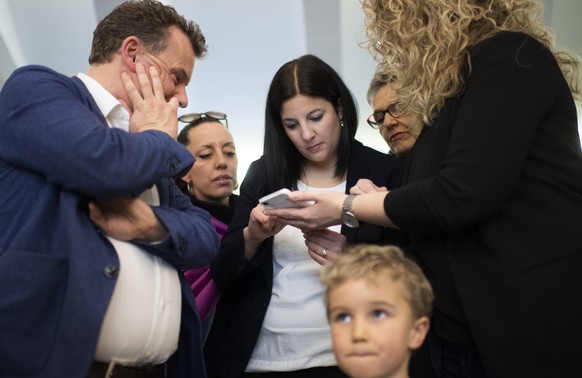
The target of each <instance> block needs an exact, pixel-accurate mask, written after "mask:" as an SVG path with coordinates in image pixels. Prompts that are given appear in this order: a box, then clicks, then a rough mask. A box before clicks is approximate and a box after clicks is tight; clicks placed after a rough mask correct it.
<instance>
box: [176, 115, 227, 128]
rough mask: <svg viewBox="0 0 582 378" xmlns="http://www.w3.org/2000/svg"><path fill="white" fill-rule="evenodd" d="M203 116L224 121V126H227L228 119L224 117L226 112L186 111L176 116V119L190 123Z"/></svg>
mask: <svg viewBox="0 0 582 378" xmlns="http://www.w3.org/2000/svg"><path fill="white" fill-rule="evenodd" d="M204 117H208V118H212V119H215V120H217V121H224V126H226V128H228V120H227V119H226V114H224V113H221V112H205V113H188V114H184V115H181V116H180V117H178V121H180V122H184V123H192V122H194V121H198V120H199V119H201V118H204Z"/></svg>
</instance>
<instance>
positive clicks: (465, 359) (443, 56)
mask: <svg viewBox="0 0 582 378" xmlns="http://www.w3.org/2000/svg"><path fill="white" fill-rule="evenodd" d="M362 4H363V6H364V11H365V13H366V24H367V31H368V37H369V38H370V45H371V47H372V50H373V51H374V52H375V54H376V55H377V57H378V59H379V60H380V61H381V65H382V70H383V72H384V73H385V74H387V75H393V76H395V77H397V78H398V81H399V83H400V84H401V87H400V88H399V89H398V91H397V93H398V96H399V101H400V102H401V103H402V105H403V106H404V109H406V110H407V111H408V112H410V113H411V114H412V115H413V116H414V117H418V118H420V119H422V120H424V121H425V126H424V127H423V130H422V132H421V134H420V136H419V137H418V140H417V141H416V144H415V146H414V149H413V150H412V154H411V155H410V157H409V158H408V160H407V164H406V168H405V171H404V174H403V184H402V186H401V187H400V188H397V189H395V190H390V191H389V192H387V193H386V192H385V193H369V194H362V195H358V196H356V198H355V199H354V200H353V202H352V207H351V210H352V212H353V213H354V214H355V215H356V216H357V217H358V218H359V219H360V220H365V221H369V222H373V223H375V224H382V225H385V226H390V227H398V228H400V229H402V230H404V231H406V232H407V233H408V235H409V236H410V238H411V240H412V242H413V244H414V247H415V251H416V252H417V254H418V256H419V257H420V259H421V260H422V262H423V263H424V265H425V273H426V275H427V276H428V277H429V279H430V280H431V282H432V284H433V287H434V289H435V295H436V301H435V311H434V320H435V321H434V322H433V325H434V330H435V333H436V335H437V336H438V339H437V340H438V343H435V346H436V348H435V349H434V351H435V352H438V354H437V355H436V356H435V357H436V358H435V361H436V362H437V364H436V365H437V367H438V369H439V370H438V372H439V373H441V374H442V376H447V377H484V376H490V377H580V376H582V363H581V362H580V358H579V357H580V354H581V353H582V343H581V341H580V340H582V327H580V326H579V323H580V319H581V318H582V306H580V305H579V304H578V303H577V300H573V298H575V297H577V294H578V293H581V292H582V279H580V272H582V233H581V232H580V225H582V153H581V148H580V136H579V134H578V127H577V114H576V107H575V103H574V98H573V95H575V96H580V86H579V85H580V84H579V82H578V77H579V60H578V58H576V57H575V56H573V55H571V54H569V53H566V52H562V51H557V50H556V48H555V45H554V40H553V35H552V33H551V31H550V30H548V29H547V28H546V27H545V26H544V24H543V19H542V16H541V10H542V4H541V2H539V1H528V0H480V1H477V0H456V1H451V0H425V1H418V0H362ZM290 197H291V199H293V200H297V201H307V200H312V201H316V204H315V205H314V206H311V207H309V208H306V209H298V210H295V211H291V210H269V213H271V214H276V215H278V216H281V217H285V219H286V222H289V223H291V224H294V225H296V226H298V227H304V228H310V227H314V228H319V227H321V226H327V225H330V224H337V223H339V222H340V221H341V220H340V219H341V213H342V210H341V209H342V203H343V202H344V200H345V197H346V196H345V195H336V193H332V192H329V191H327V192H309V193H292V194H291V196H290ZM573 295H574V297H573ZM433 341H434V340H433Z"/></svg>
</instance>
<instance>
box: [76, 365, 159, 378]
mask: <svg viewBox="0 0 582 378" xmlns="http://www.w3.org/2000/svg"><path fill="white" fill-rule="evenodd" d="M110 377H111V378H166V364H161V365H156V366H147V367H129V366H121V365H113V366H110V364H106V363H103V362H97V361H95V362H93V365H92V366H91V370H89V374H88V375H87V378H110Z"/></svg>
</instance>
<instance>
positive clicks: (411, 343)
mask: <svg viewBox="0 0 582 378" xmlns="http://www.w3.org/2000/svg"><path fill="white" fill-rule="evenodd" d="M429 327H430V320H429V319H428V317H426V316H423V317H421V318H419V319H417V320H416V321H415V322H414V325H413V327H412V329H411V330H410V339H409V340H408V348H409V349H411V350H414V349H418V348H420V346H421V345H422V343H423V342H424V339H425V338H426V334H427V333H428V329H429Z"/></svg>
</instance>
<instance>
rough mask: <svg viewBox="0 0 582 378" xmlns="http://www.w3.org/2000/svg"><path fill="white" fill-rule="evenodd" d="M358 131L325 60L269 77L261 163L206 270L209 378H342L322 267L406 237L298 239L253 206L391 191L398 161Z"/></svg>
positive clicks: (325, 232)
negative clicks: (279, 197) (211, 287)
mask: <svg viewBox="0 0 582 378" xmlns="http://www.w3.org/2000/svg"><path fill="white" fill-rule="evenodd" d="M357 125H358V119H357V109H356V105H355V103H354V100H353V98H352V96H351V94H350V92H349V90H348V88H347V87H346V85H345V84H344V82H343V81H342V80H341V78H340V77H339V75H338V74H337V73H336V72H335V71H334V70H333V69H332V68H331V67H330V66H329V65H328V64H326V63H325V62H323V61H322V60H321V59H319V58H317V57H315V56H313V55H305V56H302V57H300V58H298V59H295V60H292V61H290V62H288V63H286V64H284V65H283V66H282V67H281V68H280V69H279V70H278V71H277V73H276V74H275V76H274V78H273V80H272V82H271V85H270V88H269V92H268V94H267V104H266V112H265V135H264V150H263V156H262V157H261V158H260V159H259V160H257V161H255V162H254V163H252V164H251V166H250V167H249V170H248V173H247V175H246V177H245V179H244V181H243V183H242V185H241V191H240V198H239V201H238V203H237V207H236V209H235V214H234V216H233V219H232V222H231V224H230V228H229V230H228V231H227V233H226V235H225V236H224V238H223V239H222V243H221V249H220V252H219V254H218V255H217V257H216V259H215V260H214V261H213V262H212V264H211V268H212V274H213V277H214V280H215V282H216V284H217V286H218V287H219V288H220V291H221V292H222V297H221V299H220V301H219V303H218V306H217V310H216V315H215V318H214V323H213V326H212V329H211V331H210V334H209V336H208V339H207V341H206V346H205V356H206V367H207V370H208V374H209V377H221V378H235V377H236V378H239V377H265V378H268V377H298V378H303V377H317V378H326V377H345V375H343V373H341V371H340V370H339V368H338V367H337V366H336V362H335V358H334V356H333V351H332V345H331V336H330V329H329V325H328V324H327V320H326V315H325V307H324V302H323V285H322V284H321V281H320V278H319V274H320V271H321V269H322V264H326V263H328V262H329V261H332V260H333V259H334V257H335V256H337V255H338V254H340V253H341V252H342V250H343V247H344V246H345V245H346V244H347V243H350V244H353V243H365V242H367V243H391V244H398V243H401V241H402V235H401V233H400V232H398V231H395V230H391V229H388V228H384V227H380V226H374V225H370V224H365V223H362V224H360V225H359V227H358V228H350V227H348V226H345V227H339V226H338V227H333V228H332V229H331V230H330V229H321V230H316V231H314V232H311V233H307V234H303V233H302V231H301V230H300V229H298V228H295V227H285V225H284V223H283V221H284V220H282V219H279V220H278V219H276V218H269V217H268V216H266V215H265V214H264V210H265V208H264V207H263V206H262V205H260V204H259V203H258V202H259V199H260V198H261V197H263V196H265V195H267V194H269V193H271V192H274V191H276V190H278V189H281V188H288V189H291V190H299V191H311V190H315V189H324V188H325V189H328V190H331V191H334V192H338V193H342V194H343V193H347V192H348V190H349V188H350V187H352V186H353V185H354V184H355V183H356V182H357V180H358V179H360V178H364V177H365V178H369V179H371V180H372V181H373V182H375V183H376V184H377V185H380V186H386V187H389V188H392V187H395V186H396V185H397V183H398V181H399V179H400V169H401V164H402V163H401V161H400V159H398V158H397V157H395V156H389V155H387V154H383V153H380V152H378V151H376V150H373V149H371V148H368V147H365V146H364V145H362V144H361V143H360V142H358V141H356V140H355V138H354V137H355V134H356V130H357ZM351 226H352V227H354V226H355V225H354V224H351ZM340 231H341V234H340V233H339V232H340Z"/></svg>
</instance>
